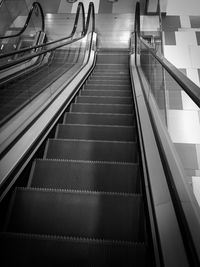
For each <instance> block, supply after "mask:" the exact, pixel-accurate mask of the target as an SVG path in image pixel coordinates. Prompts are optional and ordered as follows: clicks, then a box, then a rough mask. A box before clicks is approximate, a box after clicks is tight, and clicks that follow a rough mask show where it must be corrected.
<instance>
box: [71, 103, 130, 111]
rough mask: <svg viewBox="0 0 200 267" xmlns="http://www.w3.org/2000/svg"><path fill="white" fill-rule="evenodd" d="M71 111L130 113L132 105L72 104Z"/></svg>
mask: <svg viewBox="0 0 200 267" xmlns="http://www.w3.org/2000/svg"><path fill="white" fill-rule="evenodd" d="M70 111H72V112H88V113H89V112H91V113H117V114H132V113H133V106H132V105H119V104H110V105H109V104H78V103H76V104H72V105H71V107H70Z"/></svg>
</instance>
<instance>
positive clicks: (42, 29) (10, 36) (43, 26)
mask: <svg viewBox="0 0 200 267" xmlns="http://www.w3.org/2000/svg"><path fill="white" fill-rule="evenodd" d="M37 9H38V10H39V11H40V14H41V19H42V27H41V31H44V29H45V20H44V12H43V9H42V6H41V5H40V3H38V2H34V3H33V4H32V7H31V10H30V11H29V13H28V17H27V19H26V21H25V24H24V26H23V27H22V29H21V30H20V31H19V32H18V33H15V34H11V35H7V36H0V40H2V39H7V38H13V37H18V36H20V35H21V34H22V33H24V32H25V30H26V28H27V27H28V24H29V21H30V20H31V17H32V14H33V12H34V11H35V10H37Z"/></svg>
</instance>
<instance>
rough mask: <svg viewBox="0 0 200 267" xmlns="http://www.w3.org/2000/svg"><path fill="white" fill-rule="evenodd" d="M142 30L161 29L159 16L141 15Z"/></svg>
mask: <svg viewBox="0 0 200 267" xmlns="http://www.w3.org/2000/svg"><path fill="white" fill-rule="evenodd" d="M140 20H141V30H142V31H156V30H157V29H159V17H158V16H141V17H140Z"/></svg>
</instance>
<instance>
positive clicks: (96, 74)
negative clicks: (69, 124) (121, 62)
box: [91, 70, 130, 79]
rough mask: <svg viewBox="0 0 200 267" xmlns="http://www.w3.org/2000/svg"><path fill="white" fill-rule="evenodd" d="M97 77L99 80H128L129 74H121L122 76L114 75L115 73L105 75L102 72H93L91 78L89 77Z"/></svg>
mask: <svg viewBox="0 0 200 267" xmlns="http://www.w3.org/2000/svg"><path fill="white" fill-rule="evenodd" d="M94 76H95V77H99V78H101V77H113V78H117V79H121V78H122V79H127V78H128V79H130V75H129V73H124V74H123V73H122V74H119V73H115V72H111V73H110V72H106V73H104V72H97V71H95V70H94V72H93V73H92V76H91V77H94Z"/></svg>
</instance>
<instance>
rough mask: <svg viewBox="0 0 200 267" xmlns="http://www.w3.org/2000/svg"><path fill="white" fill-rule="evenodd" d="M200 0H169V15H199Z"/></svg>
mask: <svg viewBox="0 0 200 267" xmlns="http://www.w3.org/2000/svg"><path fill="white" fill-rule="evenodd" d="M199 12H200V1H199V0H168V3H167V15H194V16H199Z"/></svg>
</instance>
